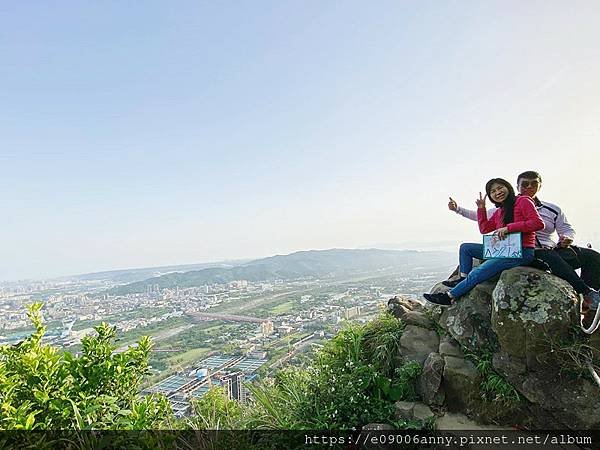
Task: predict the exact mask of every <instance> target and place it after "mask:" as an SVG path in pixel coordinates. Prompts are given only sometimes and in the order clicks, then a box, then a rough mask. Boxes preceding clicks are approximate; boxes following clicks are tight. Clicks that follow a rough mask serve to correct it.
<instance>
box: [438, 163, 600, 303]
mask: <svg viewBox="0 0 600 450" xmlns="http://www.w3.org/2000/svg"><path fill="white" fill-rule="evenodd" d="M541 187H542V177H541V176H540V174H539V173H537V172H534V171H531V170H530V171H527V172H523V173H521V174H520V175H519V176H518V177H517V188H518V190H519V194H521V195H527V196H528V197H531V198H532V199H533V201H534V203H535V206H536V208H537V210H538V213H539V214H540V216H541V218H542V220H543V221H544V225H545V228H544V229H543V230H540V231H537V232H536V250H535V257H536V258H538V259H541V260H542V261H544V262H545V263H546V264H548V266H549V267H550V270H551V271H552V273H553V274H554V275H556V276H558V277H560V278H562V279H563V280H565V281H567V282H568V283H569V284H570V285H571V286H573V289H575V291H576V292H577V293H578V294H582V295H583V298H584V307H587V308H589V309H590V310H591V311H595V310H596V309H597V308H598V305H599V304H600V294H599V293H598V291H597V290H598V288H599V287H600V253H598V252H595V251H594V250H592V249H589V248H581V247H577V246H574V245H572V244H573V241H574V239H575V230H574V229H573V227H572V226H571V224H569V222H568V220H567V217H566V216H565V215H564V213H563V212H562V210H561V209H560V207H558V206H557V205H555V204H553V203H549V202H546V201H541V200H540V199H539V198H538V197H537V193H538V192H539V190H540V189H541ZM448 208H449V209H450V210H451V211H454V212H456V213H457V214H460V215H461V216H463V217H466V218H468V219H471V220H477V211H474V210H468V209H465V208H462V207H460V206H458V204H457V203H456V202H455V201H454V200H453V199H452V197H450V202H448ZM494 211H495V209H491V210H489V211H488V212H487V215H488V217H490V216H491V215H492V214H493V213H494ZM555 235H558V239H557V238H556V237H555ZM575 269H581V278H580V277H579V275H577V272H575Z"/></svg>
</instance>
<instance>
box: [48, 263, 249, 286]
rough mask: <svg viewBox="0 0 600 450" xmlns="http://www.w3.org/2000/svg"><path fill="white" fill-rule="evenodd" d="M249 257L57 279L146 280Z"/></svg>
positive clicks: (227, 266)
mask: <svg viewBox="0 0 600 450" xmlns="http://www.w3.org/2000/svg"><path fill="white" fill-rule="evenodd" d="M248 261H251V260H249V259H243V260H235V261H220V262H211V263H198V264H183V265H177V266H161V267H145V268H140V269H121V270H107V271H104V272H94V273H85V274H81V275H71V276H67V277H60V278H57V279H64V280H80V281H91V280H101V281H112V282H114V283H133V282H136V281H142V280H146V279H148V278H152V277H159V276H162V275H165V274H168V273H172V272H190V271H196V270H202V269H208V268H211V267H219V268H224V269H225V268H229V267H233V266H235V265H238V264H244V263H246V262H248Z"/></svg>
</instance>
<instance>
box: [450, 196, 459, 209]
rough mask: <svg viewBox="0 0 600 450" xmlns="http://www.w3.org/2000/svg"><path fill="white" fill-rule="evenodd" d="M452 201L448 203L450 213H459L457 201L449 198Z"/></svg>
mask: <svg viewBox="0 0 600 450" xmlns="http://www.w3.org/2000/svg"><path fill="white" fill-rule="evenodd" d="M448 198H449V199H450V201H449V202H448V209H449V210H450V211H454V212H456V211H458V203H456V201H455V200H454V199H453V198H452V197H448Z"/></svg>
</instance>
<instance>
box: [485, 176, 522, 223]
mask: <svg viewBox="0 0 600 450" xmlns="http://www.w3.org/2000/svg"><path fill="white" fill-rule="evenodd" d="M492 184H501V185H502V186H504V187H506V189H507V190H508V195H507V196H506V198H505V199H504V201H503V202H502V203H496V202H495V201H494V200H492V196H491V195H490V190H491V189H492ZM485 193H486V194H487V196H488V198H489V199H490V200H492V203H493V204H494V205H496V208H502V210H503V212H504V215H503V222H504V226H506V225H508V224H509V223H512V222H513V221H514V217H515V201H516V195H515V190H514V189H513V187H512V186H511V184H510V183H509V182H508V181H506V180H505V179H503V178H492V179H491V180H490V181H488V182H487V183H486V184H485Z"/></svg>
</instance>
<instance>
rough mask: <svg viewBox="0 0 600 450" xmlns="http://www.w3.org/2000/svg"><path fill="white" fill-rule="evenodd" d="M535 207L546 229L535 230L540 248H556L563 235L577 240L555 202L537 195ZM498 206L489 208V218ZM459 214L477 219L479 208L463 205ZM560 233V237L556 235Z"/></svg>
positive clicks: (458, 210)
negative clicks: (540, 198)
mask: <svg viewBox="0 0 600 450" xmlns="http://www.w3.org/2000/svg"><path fill="white" fill-rule="evenodd" d="M533 202H534V203H535V207H536V209H537V211H538V213H539V215H540V217H541V218H542V220H543V221H544V229H543V230H539V231H536V232H535V240H536V247H539V248H554V247H556V244H557V243H558V239H559V238H562V237H567V238H570V239H571V240H573V241H574V240H575V230H574V229H573V227H572V226H571V224H570V223H569V221H568V220H567V217H566V216H565V214H564V213H563V212H562V210H561V209H560V207H559V206H558V205H555V204H554V203H550V202H545V201H541V200H539V199H538V198H537V197H536V198H534V199H533ZM497 209H498V208H492V209H488V210H487V217H488V219H489V218H490V217H492V214H494V212H495V211H496V210H497ZM456 213H457V214H460V215H461V216H463V217H466V218H467V219H471V220H475V221H476V220H477V210H472V209H466V208H463V207H461V206H459V207H458V209H457V210H456ZM557 235H558V238H557V237H556V236H557Z"/></svg>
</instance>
